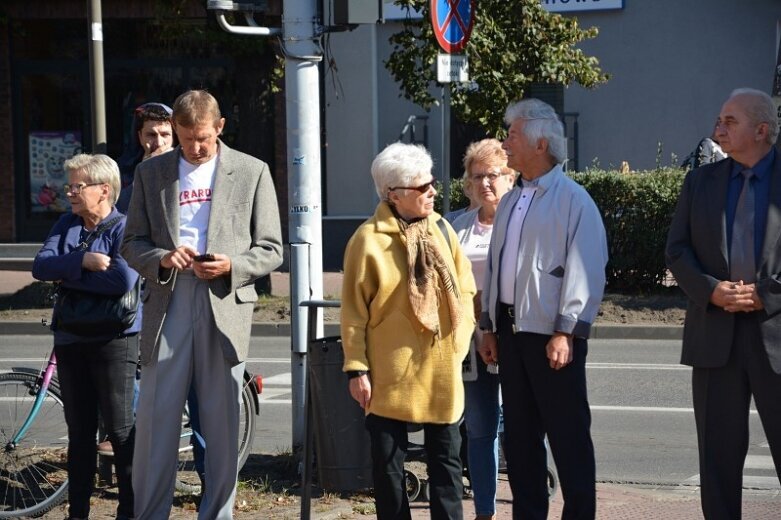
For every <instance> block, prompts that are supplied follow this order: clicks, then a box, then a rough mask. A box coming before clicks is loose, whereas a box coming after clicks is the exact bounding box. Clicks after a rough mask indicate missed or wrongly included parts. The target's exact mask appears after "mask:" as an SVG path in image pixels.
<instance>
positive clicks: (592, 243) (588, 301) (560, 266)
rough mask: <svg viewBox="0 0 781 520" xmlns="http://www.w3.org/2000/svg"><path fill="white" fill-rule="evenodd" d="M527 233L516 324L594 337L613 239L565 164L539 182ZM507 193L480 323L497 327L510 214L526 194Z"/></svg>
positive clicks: (496, 221) (518, 277) (497, 225)
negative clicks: (608, 250) (500, 272)
mask: <svg viewBox="0 0 781 520" xmlns="http://www.w3.org/2000/svg"><path fill="white" fill-rule="evenodd" d="M536 185H537V192H536V193H535V194H534V198H533V199H532V202H531V205H530V206H529V211H528V213H527V214H526V220H525V221H524V224H523V231H522V233H521V243H520V247H519V251H518V255H517V265H516V277H515V301H514V302H513V303H514V307H515V327H516V329H517V330H518V331H519V332H520V331H525V332H535V333H538V334H547V335H550V334H553V332H556V331H558V332H565V333H568V334H574V335H575V336H578V337H583V338H587V337H588V336H589V333H590V331H591V324H592V323H593V322H594V319H595V318H596V316H597V311H598V310H599V304H600V303H601V301H602V295H603V293H604V290H605V266H606V265H607V238H606V236H605V227H604V225H603V224H602V217H601V216H600V214H599V210H598V209H597V206H596V204H594V201H593V200H592V199H591V197H590V196H589V194H588V193H587V192H586V190H585V189H584V188H583V187H582V186H581V185H579V184H578V183H576V182H575V181H573V180H572V179H570V178H569V177H567V176H566V175H565V174H564V172H563V171H562V169H561V165H557V166H555V167H554V168H553V169H552V170H551V171H549V172H548V173H546V174H545V175H543V176H542V177H540V178H539V179H537V181H536ZM521 191H522V190H521V188H519V187H515V188H513V190H512V191H510V193H508V194H507V195H505V196H504V197H502V200H501V202H500V203H499V208H498V209H497V213H496V218H495V219H494V230H493V236H492V237H491V247H490V249H489V253H488V258H489V261H488V265H487V267H486V279H485V286H484V289H483V296H482V302H481V303H482V308H483V312H482V314H481V316H480V328H481V329H483V330H492V331H495V330H496V306H497V303H498V297H499V265H500V260H501V257H502V255H503V254H514V253H510V252H506V251H502V248H503V246H504V242H505V237H506V235H507V227H508V224H509V222H510V215H511V214H512V211H513V208H515V207H516V205H517V203H518V199H519V198H520V196H521Z"/></svg>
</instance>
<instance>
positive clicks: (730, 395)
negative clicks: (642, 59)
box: [666, 89, 781, 519]
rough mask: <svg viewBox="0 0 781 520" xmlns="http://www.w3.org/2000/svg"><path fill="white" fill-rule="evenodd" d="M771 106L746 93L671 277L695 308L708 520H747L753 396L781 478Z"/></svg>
mask: <svg viewBox="0 0 781 520" xmlns="http://www.w3.org/2000/svg"><path fill="white" fill-rule="evenodd" d="M777 136H778V126H777V123H776V115H775V107H774V104H773V101H772V99H771V98H770V96H768V95H767V94H765V93H763V92H760V91H758V90H754V89H738V90H735V91H734V92H733V93H732V94H731V95H730V97H729V99H728V100H727V101H726V102H725V103H724V106H723V107H722V109H721V113H720V114H719V119H718V122H717V124H716V137H717V138H718V140H719V143H720V144H721V146H722V148H723V149H724V151H725V152H727V153H728V154H729V158H727V159H724V160H722V161H719V162H717V163H713V164H708V165H705V166H702V167H700V168H697V169H695V170H693V171H692V172H691V173H690V174H689V175H688V176H687V177H686V180H685V181H684V184H683V189H682V191H681V195H680V199H679V200H678V206H677V208H676V210H675V216H674V217H673V222H672V225H671V227H670V232H669V236H668V238H667V251H666V257H667V266H668V267H669V268H670V271H672V273H673V275H675V279H676V280H677V282H678V284H679V285H680V287H681V288H682V289H683V291H684V292H685V293H686V295H687V296H688V298H689V305H688V309H687V312H686V323H685V326H684V335H683V353H682V356H681V362H682V363H683V364H686V365H691V366H692V367H693V370H692V390H693V400H694V416H695V421H696V424H697V439H698V443H699V452H700V482H701V497H702V510H703V513H704V515H705V517H706V518H707V519H713V518H729V519H733V518H740V515H741V489H742V474H743V464H744V462H745V458H746V453H747V451H748V439H749V437H748V414H749V403H750V400H751V396H752V395H753V397H754V402H755V403H756V407H757V411H758V412H759V416H760V418H761V419H762V424H763V426H764V428H765V434H766V435H767V439H768V441H769V444H770V451H771V453H772V455H773V461H774V463H775V466H776V473H777V474H781V280H779V276H781V249H780V247H781V244H779V237H781V157H779V154H778V153H777V152H776V150H775V149H774V148H773V144H774V143H775V141H776V137H777Z"/></svg>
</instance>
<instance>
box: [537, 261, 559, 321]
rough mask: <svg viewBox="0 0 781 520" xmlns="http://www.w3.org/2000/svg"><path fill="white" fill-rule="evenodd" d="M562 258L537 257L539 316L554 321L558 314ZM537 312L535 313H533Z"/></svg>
mask: <svg viewBox="0 0 781 520" xmlns="http://www.w3.org/2000/svg"><path fill="white" fill-rule="evenodd" d="M564 263H565V262H564V259H563V258H561V257H556V256H553V255H551V256H538V257H537V264H536V265H537V273H536V274H537V291H538V293H537V298H536V301H537V305H539V314H540V316H539V318H541V319H545V320H546V321H555V320H556V316H558V314H559V299H560V296H561V286H562V281H563V279H564ZM535 314H537V313H535Z"/></svg>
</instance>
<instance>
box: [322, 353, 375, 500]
mask: <svg viewBox="0 0 781 520" xmlns="http://www.w3.org/2000/svg"><path fill="white" fill-rule="evenodd" d="M343 364H344V352H343V351H342V340H341V338H339V337H328V338H320V339H315V340H312V341H311V342H310V343H309V392H310V393H309V395H310V398H311V406H312V425H311V426H312V427H313V428H314V441H315V457H316V458H315V460H316V466H317V473H318V476H319V478H320V487H322V488H323V489H325V490H328V491H356V490H359V489H366V488H370V487H372V458H371V447H370V440H369V433H368V432H367V431H366V428H365V427H364V412H363V409H362V408H361V407H360V406H359V405H358V403H357V402H356V401H355V399H353V398H352V396H351V395H350V390H349V389H348V383H347V376H346V375H345V374H344V372H342V365H343Z"/></svg>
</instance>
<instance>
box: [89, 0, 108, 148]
mask: <svg viewBox="0 0 781 520" xmlns="http://www.w3.org/2000/svg"><path fill="white" fill-rule="evenodd" d="M87 9H88V12H89V38H90V46H89V68H90V99H91V100H92V111H91V113H92V153H106V90H105V88H106V87H105V79H104V74H103V13H102V11H101V7H100V0H87Z"/></svg>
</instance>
